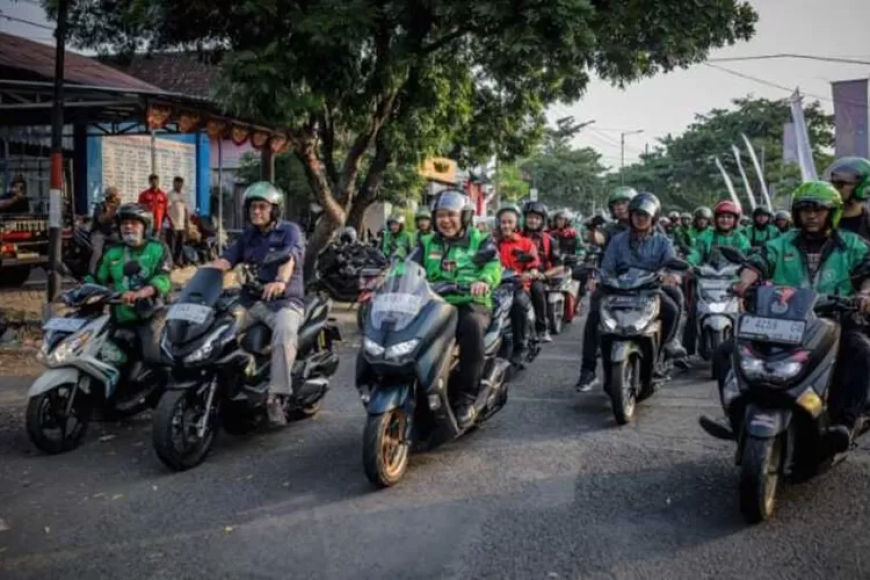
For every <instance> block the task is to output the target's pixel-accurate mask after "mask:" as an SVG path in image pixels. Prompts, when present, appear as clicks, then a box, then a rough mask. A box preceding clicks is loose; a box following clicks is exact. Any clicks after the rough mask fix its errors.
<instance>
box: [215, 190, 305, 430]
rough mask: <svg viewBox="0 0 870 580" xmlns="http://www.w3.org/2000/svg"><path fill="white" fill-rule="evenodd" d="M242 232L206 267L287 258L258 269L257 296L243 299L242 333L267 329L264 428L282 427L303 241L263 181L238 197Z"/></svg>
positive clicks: (300, 309) (297, 320)
mask: <svg viewBox="0 0 870 580" xmlns="http://www.w3.org/2000/svg"><path fill="white" fill-rule="evenodd" d="M244 207H245V215H246V217H247V219H248V221H249V224H248V226H247V227H246V228H245V230H244V231H243V232H242V235H241V236H239V237H238V238H237V239H236V241H235V242H234V243H233V244H232V245H230V246H229V247H228V248H227V249H226V251H225V252H224V254H223V256H222V257H221V258H219V259H218V260H216V261H215V262H213V263H212V267H215V268H218V269H220V270H224V271H227V270H230V269H232V268H234V267H236V265H238V264H240V263H246V264H253V265H259V264H261V263H262V262H263V260H264V259H265V258H266V256H267V255H268V254H270V253H274V252H288V253H289V254H290V259H289V260H288V261H287V262H286V263H284V264H281V265H274V266H270V267H266V268H260V269H259V276H260V282H262V283H263V284H264V285H265V288H264V290H263V294H262V295H260V296H249V295H246V294H243V295H242V297H241V301H240V303H241V305H242V306H243V307H244V308H245V309H246V312H245V318H244V320H243V322H242V327H243V328H244V327H246V326H250V325H251V324H253V323H254V322H257V321H260V322H263V323H264V324H266V325H267V326H269V328H271V329H272V354H271V357H272V371H271V372H272V376H271V384H270V386H269V398H268V401H267V403H266V410H267V412H268V416H269V422H270V423H272V424H273V425H285V424H286V423H287V417H286V414H285V408H286V405H287V401H288V399H289V398H290V397H292V396H293V384H292V380H291V377H292V370H293V363H294V361H295V360H296V347H297V335H298V332H299V325H300V324H301V323H302V318H303V313H304V311H305V290H304V288H303V284H302V264H303V262H304V261H305V240H304V238H303V237H302V231H301V230H300V229H299V226H297V225H296V224H294V223H292V222H289V221H284V220H283V219H282V216H283V208H284V194H283V193H282V192H281V190H280V189H278V188H277V187H275V186H274V185H272V184H271V183H269V182H267V181H260V182H257V183H254V184H253V185H251V186H249V187H248V189H246V190H245V195H244Z"/></svg>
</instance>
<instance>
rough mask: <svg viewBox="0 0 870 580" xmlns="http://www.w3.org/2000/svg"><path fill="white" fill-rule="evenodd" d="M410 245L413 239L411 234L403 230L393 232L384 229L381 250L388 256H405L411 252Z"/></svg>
mask: <svg viewBox="0 0 870 580" xmlns="http://www.w3.org/2000/svg"><path fill="white" fill-rule="evenodd" d="M412 245H413V240H412V239H411V234H409V233H408V232H406V231H405V230H402V231H401V232H399V233H398V234H394V233H393V232H391V231H390V230H389V229H388V230H385V231H384V242H383V246H382V247H381V250H382V251H383V252H384V255H385V256H386V257H388V258H392V257H393V256H398V257H400V258H407V257H408V254H410V253H411V247H412Z"/></svg>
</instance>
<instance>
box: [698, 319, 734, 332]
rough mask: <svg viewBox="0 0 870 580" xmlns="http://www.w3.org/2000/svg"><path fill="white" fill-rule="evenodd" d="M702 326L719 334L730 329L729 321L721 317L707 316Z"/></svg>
mask: <svg viewBox="0 0 870 580" xmlns="http://www.w3.org/2000/svg"><path fill="white" fill-rule="evenodd" d="M703 326H704V328H709V329H711V330H715V331H717V332H719V331H723V330H725V329H726V328H731V319H730V318H728V317H727V316H721V315H713V316H707V317H706V318H704V322H703Z"/></svg>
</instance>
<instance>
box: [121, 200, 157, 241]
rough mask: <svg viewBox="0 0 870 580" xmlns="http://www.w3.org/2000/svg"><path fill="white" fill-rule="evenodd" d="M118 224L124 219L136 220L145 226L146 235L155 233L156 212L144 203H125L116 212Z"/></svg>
mask: <svg viewBox="0 0 870 580" xmlns="http://www.w3.org/2000/svg"><path fill="white" fill-rule="evenodd" d="M115 219H116V220H117V221H118V224H119V225H120V223H121V222H122V221H124V220H136V221H138V222H139V223H141V224H142V225H143V226H145V237H148V236H151V235H153V234H154V214H153V213H151V210H150V209H148V208H147V207H145V206H144V205H139V204H138V203H125V204H124V205H122V206H121V207H119V208H118V211H117V212H115Z"/></svg>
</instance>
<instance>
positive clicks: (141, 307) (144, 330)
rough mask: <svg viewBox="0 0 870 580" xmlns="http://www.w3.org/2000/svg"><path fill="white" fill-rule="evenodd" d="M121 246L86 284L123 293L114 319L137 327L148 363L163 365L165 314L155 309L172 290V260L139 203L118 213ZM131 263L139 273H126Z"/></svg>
mask: <svg viewBox="0 0 870 580" xmlns="http://www.w3.org/2000/svg"><path fill="white" fill-rule="evenodd" d="M115 219H116V220H117V221H118V225H119V228H120V234H121V242H120V243H117V244H114V245H113V246H111V247H109V249H107V250H106V251H105V253H104V254H103V257H102V259H101V260H100V265H99V267H98V268H97V271H96V273H94V275H93V276H87V277H86V278H85V280H86V281H91V282H96V283H97V284H101V285H103V286H108V287H110V288H112V289H114V290H115V291H117V292H122V293H123V294H122V296H121V300H122V301H123V304H121V305H119V306H115V307H114V309H115V311H114V314H115V319H116V320H117V322H118V324H120V325H134V326H135V330H136V336H137V338H138V339H139V344H140V347H141V348H142V360H143V361H144V362H146V363H157V362H159V361H160V331H161V330H162V328H163V325H164V323H165V318H166V317H165V313H162V312H159V311H157V309H156V308H155V306H156V303H157V301H158V300H159V299H161V298H163V297H165V296H166V295H167V294H168V293H169V291H170V290H171V289H172V282H171V281H170V279H169V276H170V273H171V272H172V256H171V255H170V253H169V249H168V248H167V247H166V245H165V244H164V243H163V242H161V241H159V240H157V239H156V238H154V237H153V235H154V217H153V215H152V214H151V212H150V211H149V210H148V208H146V207H144V206H141V205H139V204H137V203H125V204H123V205H122V206H120V207H119V208H118V210H117V211H116V213H115ZM128 262H135V263H137V264H139V272H138V273H137V274H135V275H130V274H129V272H125V265H126V264H127V263H128Z"/></svg>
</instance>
